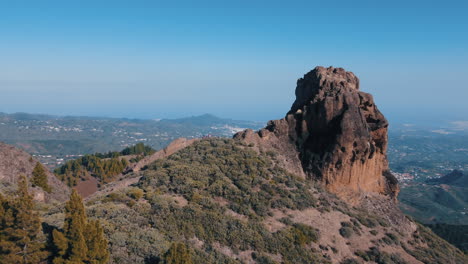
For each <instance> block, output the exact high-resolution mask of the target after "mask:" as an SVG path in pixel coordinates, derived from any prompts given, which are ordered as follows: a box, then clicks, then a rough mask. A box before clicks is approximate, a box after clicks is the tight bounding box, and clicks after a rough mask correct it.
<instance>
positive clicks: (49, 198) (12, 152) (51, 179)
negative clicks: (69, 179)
mask: <svg viewBox="0 0 468 264" xmlns="http://www.w3.org/2000/svg"><path fill="white" fill-rule="evenodd" d="M37 162H38V161H37V160H36V159H34V158H33V157H32V156H31V155H29V154H28V153H26V152H24V151H23V150H20V149H17V148H15V147H13V146H10V145H7V144H4V143H1V142H0V192H2V193H3V192H14V191H15V190H16V184H17V183H18V180H19V177H20V175H25V176H26V177H27V178H28V179H30V178H31V177H32V171H33V170H34V167H35V166H36V164H37ZM44 168H45V167H44ZM45 169H46V168H45ZM46 174H47V179H48V184H49V186H50V187H51V188H52V191H51V192H50V193H48V192H45V191H44V190H43V189H41V188H39V187H30V191H31V192H32V194H33V197H34V199H35V200H36V201H41V202H54V201H57V202H62V201H65V200H66V199H67V198H68V195H69V192H70V190H69V188H68V187H67V186H66V185H65V184H63V183H62V182H61V181H60V180H59V179H58V178H57V177H55V175H54V174H52V173H51V172H50V171H49V170H47V169H46Z"/></svg>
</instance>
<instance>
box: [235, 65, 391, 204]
mask: <svg viewBox="0 0 468 264" xmlns="http://www.w3.org/2000/svg"><path fill="white" fill-rule="evenodd" d="M387 128H388V122H387V120H386V119H385V117H384V116H383V115H382V113H381V112H380V111H379V110H378V109H377V107H376V105H375V104H374V100H373V98H372V95H370V94H368V93H364V92H361V91H359V79H358V78H357V77H356V76H355V75H354V74H353V73H352V72H347V71H345V70H344V69H342V68H333V67H329V68H324V67H316V68H315V69H314V70H312V71H310V72H309V73H307V74H306V75H304V77H303V78H301V79H299V80H298V81H297V87H296V100H295V102H294V103H293V105H292V107H291V110H290V111H289V112H288V113H287V114H286V117H285V118H283V119H281V120H275V121H270V122H269V123H268V125H267V127H266V128H264V129H261V130H260V131H258V132H253V131H252V130H246V131H243V132H240V133H238V134H236V135H235V138H238V139H243V140H245V141H246V142H248V143H253V144H254V145H255V146H256V147H257V148H258V149H259V150H263V151H268V150H276V151H277V152H278V153H279V156H278V158H277V160H278V162H279V163H280V164H282V165H283V166H284V167H285V168H286V169H288V170H289V171H291V172H292V173H295V174H296V175H300V176H303V177H307V178H312V179H317V180H320V181H322V182H323V183H324V184H325V185H326V186H327V188H328V189H329V190H330V191H332V192H335V193H337V194H338V195H340V196H347V197H349V194H360V195H362V194H363V193H379V194H384V195H389V196H391V197H393V198H394V197H396V195H397V193H398V184H397V181H396V179H395V177H394V176H393V175H392V174H391V173H390V172H389V169H388V161H387V157H386V151H387Z"/></svg>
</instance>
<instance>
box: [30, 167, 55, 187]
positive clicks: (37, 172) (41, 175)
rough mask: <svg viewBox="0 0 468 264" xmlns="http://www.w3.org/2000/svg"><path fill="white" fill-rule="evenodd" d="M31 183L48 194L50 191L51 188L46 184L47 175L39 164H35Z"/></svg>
mask: <svg viewBox="0 0 468 264" xmlns="http://www.w3.org/2000/svg"><path fill="white" fill-rule="evenodd" d="M31 183H32V184H33V185H34V186H38V187H41V188H42V189H43V190H44V191H46V192H48V193H50V192H51V191H52V188H51V187H50V186H49V183H48V182H47V174H46V171H45V169H44V167H43V166H42V164H41V163H39V162H37V163H36V167H34V170H33V172H32V179H31Z"/></svg>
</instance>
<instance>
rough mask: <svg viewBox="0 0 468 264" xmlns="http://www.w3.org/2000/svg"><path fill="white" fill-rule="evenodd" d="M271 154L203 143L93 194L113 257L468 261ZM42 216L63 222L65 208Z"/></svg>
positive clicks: (92, 210)
mask: <svg viewBox="0 0 468 264" xmlns="http://www.w3.org/2000/svg"><path fill="white" fill-rule="evenodd" d="M275 157H276V154H275V153H274V152H268V153H260V154H258V153H257V152H255V151H253V150H252V149H251V148H250V147H249V146H246V145H244V144H243V143H241V142H239V141H235V140H227V139H226V140H222V139H209V140H202V141H200V142H197V143H195V144H194V145H192V146H190V147H187V148H185V149H183V150H181V151H179V152H177V153H175V154H173V155H171V156H169V157H168V158H165V159H162V160H158V161H156V162H155V163H153V164H151V165H150V166H148V168H147V169H146V170H144V171H141V172H139V173H138V174H139V175H140V176H141V179H140V181H139V182H138V183H137V184H136V185H135V186H130V187H128V188H124V189H120V190H116V191H114V192H112V193H110V194H108V195H105V196H100V197H99V196H97V197H94V198H93V199H92V200H89V201H88V202H87V213H88V216H89V217H90V218H91V219H99V220H100V221H101V223H102V225H103V227H104V230H105V234H106V235H107V238H108V240H109V250H110V253H111V254H110V263H177V262H170V261H171V259H185V262H186V263H363V262H365V261H373V262H376V263H422V262H424V263H446V262H449V263H450V261H452V263H464V262H465V261H466V257H465V256H464V255H463V253H462V252H461V251H459V250H457V249H455V248H454V247H453V246H451V245H450V244H448V243H447V242H445V241H443V240H441V239H440V238H438V237H437V236H435V235H434V234H433V233H431V232H430V231H429V230H427V229H425V228H424V227H416V226H415V227H414V229H412V230H413V231H410V232H406V233H405V232H403V231H404V230H402V229H400V228H399V227H398V226H397V225H395V223H393V222H392V221H393V220H392V219H390V218H387V217H386V216H385V215H381V216H375V215H370V214H369V213H368V212H367V211H366V210H364V209H360V208H353V207H349V206H348V205H346V204H345V203H343V202H342V201H341V200H339V199H338V198H336V197H335V196H334V195H332V194H329V193H328V192H326V191H325V190H323V189H322V188H321V187H320V186H319V185H317V186H316V185H315V184H314V183H313V182H311V181H307V180H304V179H301V178H298V177H296V176H294V175H292V174H290V173H287V172H286V171H284V170H283V169H281V168H279V167H278V166H277V165H276V163H277V162H276V160H275V159H276V158H275ZM44 216H45V220H46V222H47V223H48V224H50V225H52V226H61V225H62V220H61V219H62V213H61V210H58V211H50V212H48V213H46V214H45V215H44ZM405 221H407V220H405ZM413 225H414V224H413ZM429 249H430V250H429ZM418 261H420V262H418Z"/></svg>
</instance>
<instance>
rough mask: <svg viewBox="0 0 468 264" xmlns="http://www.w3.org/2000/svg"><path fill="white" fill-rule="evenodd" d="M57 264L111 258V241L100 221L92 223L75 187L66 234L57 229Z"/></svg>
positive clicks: (91, 263)
mask: <svg viewBox="0 0 468 264" xmlns="http://www.w3.org/2000/svg"><path fill="white" fill-rule="evenodd" d="M52 236H53V242H54V243H53V244H54V247H55V251H56V257H55V258H54V261H53V262H54V264H62V263H65V264H72V263H73V264H83V263H86V264H104V263H107V262H108V261H109V251H108V249H107V240H106V239H105V238H104V230H103V228H102V227H101V225H100V224H99V222H98V221H90V222H88V221H87V219H86V212H85V209H84V205H83V200H82V199H81V196H80V195H79V194H78V193H77V192H76V191H75V190H73V191H72V193H71V195H70V200H69V201H68V202H67V204H66V206H65V220H64V226H63V233H62V232H60V231H57V230H54V232H53V234H52Z"/></svg>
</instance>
